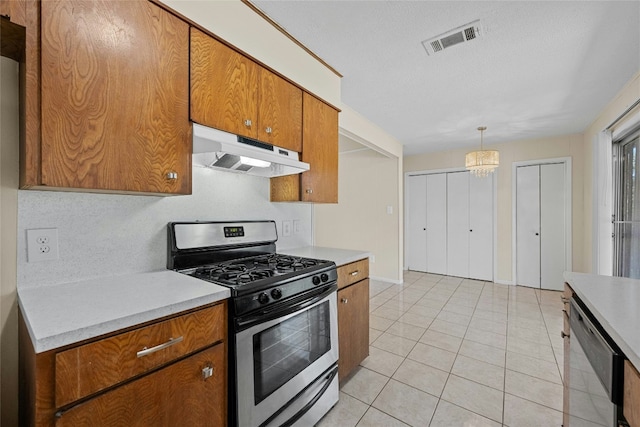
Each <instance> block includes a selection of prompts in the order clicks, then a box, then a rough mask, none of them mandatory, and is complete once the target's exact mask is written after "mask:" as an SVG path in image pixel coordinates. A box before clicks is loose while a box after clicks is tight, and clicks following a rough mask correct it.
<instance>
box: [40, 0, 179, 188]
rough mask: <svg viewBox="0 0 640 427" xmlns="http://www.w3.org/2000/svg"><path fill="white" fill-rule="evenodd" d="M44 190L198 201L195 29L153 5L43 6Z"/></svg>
mask: <svg viewBox="0 0 640 427" xmlns="http://www.w3.org/2000/svg"><path fill="white" fill-rule="evenodd" d="M40 5H41V8H42V13H41V19H42V37H41V42H42V46H41V63H42V66H41V67H42V70H41V83H42V106H41V115H42V140H41V168H42V171H41V181H42V182H41V184H43V185H46V186H48V187H64V188H81V189H92V190H111V191H135V192H152V193H179V194H190V193H191V151H192V149H191V125H190V123H189V110H188V102H189V26H188V24H186V23H185V22H183V21H181V20H180V19H178V18H176V17H175V16H173V15H171V14H169V13H168V12H166V11H164V10H163V9H161V8H159V7H158V6H156V5H154V4H152V3H151V2H148V1H142V0H138V1H126V2H125V1H119V2H94V1H82V0H71V1H44V2H41V3H40Z"/></svg>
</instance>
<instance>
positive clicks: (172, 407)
mask: <svg viewBox="0 0 640 427" xmlns="http://www.w3.org/2000/svg"><path fill="white" fill-rule="evenodd" d="M225 355H226V347H225V345H224V344H218V345H216V346H213V347H210V348H208V349H206V350H203V351H201V352H199V353H196V354H194V355H193V356H190V357H188V358H186V359H183V360H181V361H180V362H176V363H174V364H172V365H169V366H167V367H166V368H163V369H160V370H159V371H156V372H154V373H151V374H149V375H147V376H144V377H142V378H140V379H138V380H135V381H132V382H130V383H128V384H125V385H123V386H121V387H117V388H115V389H113V390H111V391H109V392H107V393H104V394H101V395H99V396H97V397H95V398H93V399H90V400H88V401H86V402H84V403H80V404H78V405H76V406H74V407H72V408H71V409H69V410H68V411H65V412H63V413H62V415H61V416H60V417H59V418H58V419H57V421H56V426H57V427H64V426H70V427H71V426H105V427H106V426H141V427H142V426H212V427H219V426H225V425H226V424H227V413H226V408H227V398H226V396H227V366H226V359H225ZM208 368H212V370H213V371H212V376H209V377H208V378H206V375H205V373H206V370H207V369H208Z"/></svg>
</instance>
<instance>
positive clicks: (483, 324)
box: [469, 319, 507, 335]
mask: <svg viewBox="0 0 640 427" xmlns="http://www.w3.org/2000/svg"><path fill="white" fill-rule="evenodd" d="M469 328H470V329H471V328H473V329H479V330H481V331H487V332H493V333H494V334H500V335H507V322H497V321H494V320H486V319H471V322H470V323H469Z"/></svg>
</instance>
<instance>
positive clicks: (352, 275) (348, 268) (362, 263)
mask: <svg viewBox="0 0 640 427" xmlns="http://www.w3.org/2000/svg"><path fill="white" fill-rule="evenodd" d="M367 277H369V258H366V259H361V260H359V261H355V262H352V263H349V264H345V265H341V266H340V267H338V289H342V288H345V287H347V286H349V285H351V284H353V283H356V282H359V281H360V280H362V279H365V278H367Z"/></svg>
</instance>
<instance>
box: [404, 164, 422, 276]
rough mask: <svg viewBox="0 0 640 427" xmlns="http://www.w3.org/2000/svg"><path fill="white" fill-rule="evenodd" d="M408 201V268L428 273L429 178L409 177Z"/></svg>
mask: <svg viewBox="0 0 640 427" xmlns="http://www.w3.org/2000/svg"><path fill="white" fill-rule="evenodd" d="M405 197H406V200H407V215H408V223H409V224H408V226H407V236H406V237H407V251H408V253H407V268H408V269H409V270H414V271H427V238H426V235H427V176H426V175H418V176H409V177H408V178H407V182H406V196H405Z"/></svg>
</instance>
